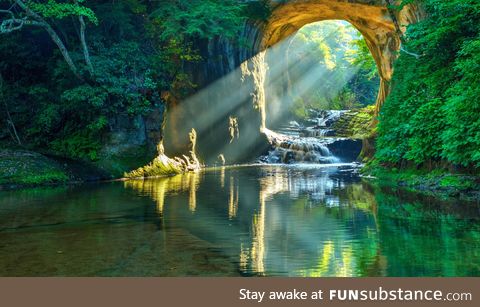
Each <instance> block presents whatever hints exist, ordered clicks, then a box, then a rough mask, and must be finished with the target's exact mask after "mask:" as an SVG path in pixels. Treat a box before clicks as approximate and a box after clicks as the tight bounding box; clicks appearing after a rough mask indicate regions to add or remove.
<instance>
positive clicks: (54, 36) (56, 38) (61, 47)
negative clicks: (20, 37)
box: [15, 0, 84, 81]
mask: <svg viewBox="0 0 480 307" xmlns="http://www.w3.org/2000/svg"><path fill="white" fill-rule="evenodd" d="M15 3H17V5H18V6H19V7H20V8H22V9H23V10H24V11H25V12H26V13H27V15H29V16H30V17H32V18H33V19H35V20H36V21H37V22H38V23H39V25H40V26H42V27H43V28H44V29H45V30H46V31H47V33H48V34H49V35H50V38H51V39H52V40H53V42H54V43H55V44H56V45H57V47H58V49H59V50H60V52H61V53H62V56H63V58H64V59H65V62H67V65H68V66H69V68H70V70H71V71H72V72H73V74H74V75H75V77H77V78H78V79H80V80H82V81H84V80H83V77H82V76H81V75H80V73H79V72H78V69H77V66H76V65H75V63H74V62H73V60H72V58H71V57H70V53H69V52H68V50H67V48H66V47H65V45H64V44H63V42H62V40H61V39H60V37H59V36H58V34H57V33H56V32H55V30H54V29H53V28H52V27H51V26H50V24H48V23H47V22H46V21H45V19H43V18H42V17H41V16H40V15H38V14H37V13H35V12H34V11H32V10H31V9H30V8H29V7H28V6H27V5H26V4H25V3H24V2H23V1H21V0H15Z"/></svg>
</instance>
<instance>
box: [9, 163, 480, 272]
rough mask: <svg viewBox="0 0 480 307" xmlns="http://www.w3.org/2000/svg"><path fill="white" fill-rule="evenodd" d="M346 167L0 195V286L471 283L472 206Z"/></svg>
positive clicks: (479, 213) (475, 211)
mask: <svg viewBox="0 0 480 307" xmlns="http://www.w3.org/2000/svg"><path fill="white" fill-rule="evenodd" d="M350 168H351V167H349V166H344V167H321V166H317V167H313V166H292V167H286V166H261V167H259V166H252V167H240V168H232V169H218V170H214V171H212V170H210V171H205V172H200V173H197V174H187V175H180V176H176V177H172V178H164V179H155V180H146V181H130V182H112V183H102V184H89V185H81V186H72V187H62V188H45V189H34V190H23V191H4V192H0V276H480V210H479V208H480V206H479V205H478V204H474V203H461V202H455V201H453V202H441V201H438V200H435V199H430V198H425V197H423V198H422V197H419V196H418V195H412V194H405V193H404V192H399V191H384V190H381V189H380V188H377V187H374V186H372V185H370V184H369V183H367V182H364V181H362V180H361V178H359V177H358V176H357V175H356V172H355V171H352V170H351V169H350Z"/></svg>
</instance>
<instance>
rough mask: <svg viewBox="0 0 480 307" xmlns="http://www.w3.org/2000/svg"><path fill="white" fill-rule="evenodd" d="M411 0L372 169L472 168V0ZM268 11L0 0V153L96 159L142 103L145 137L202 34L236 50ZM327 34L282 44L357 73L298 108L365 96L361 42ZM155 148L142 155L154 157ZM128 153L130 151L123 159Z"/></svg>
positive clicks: (186, 73) (178, 0)
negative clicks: (109, 135) (412, 13)
mask: <svg viewBox="0 0 480 307" xmlns="http://www.w3.org/2000/svg"><path fill="white" fill-rule="evenodd" d="M411 2H413V0H404V1H401V3H397V4H398V5H397V6H389V9H390V10H393V11H394V10H400V9H402V7H403V5H406V4H409V3H411ZM420 2H421V5H422V6H423V7H424V9H425V11H426V16H427V18H425V19H424V20H422V21H421V22H419V23H417V24H413V25H410V26H408V29H407V31H406V33H405V34H403V35H402V50H403V51H406V52H399V54H398V55H399V56H398V60H397V61H396V63H395V73H394V77H393V80H392V83H391V86H392V87H391V93H390V95H389V97H388V99H387V101H386V102H385V104H384V105H383V107H382V109H381V111H380V114H379V116H378V119H377V120H378V127H377V128H376V142H375V143H376V148H375V150H376V153H375V156H374V160H373V161H374V162H372V163H371V165H383V166H386V167H389V168H399V167H400V168H402V167H413V168H425V169H429V170H431V169H434V168H437V169H449V170H450V171H462V172H470V173H476V172H477V171H478V168H479V167H480V117H479V115H478V114H479V112H480V100H479V95H480V87H479V86H478V83H479V79H480V78H479V76H480V74H479V73H478V71H479V68H480V48H479V47H480V3H479V2H478V1H477V0H453V1H442V0H422V1H420ZM269 12H270V7H269V1H256V2H243V1H237V0H227V1H216V0H188V1H187V0H160V1H154V2H152V1H142V0H128V1H93V0H89V1H85V0H75V1H55V0H48V1H43V0H38V1H37V0H36V1H21V0H15V1H13V0H10V1H0V16H1V19H0V20H1V24H0V35H1V38H2V39H1V40H0V99H1V101H2V103H1V106H0V110H1V114H0V142H1V143H2V147H9V148H26V149H30V150H34V151H41V152H42V153H47V154H55V155H60V156H63V157H68V158H72V159H80V160H89V161H98V160H101V159H102V158H105V157H108V156H109V155H111V154H112V152H105V151H104V150H102V144H103V143H104V142H105V139H104V136H105V133H106V132H108V131H111V130H113V129H115V127H116V126H118V125H119V122H121V121H122V118H128V120H129V121H131V122H133V124H134V125H137V126H142V125H144V126H146V127H147V128H145V130H148V129H149V128H148V127H149V125H150V124H149V123H148V122H146V121H145V120H143V121H142V120H141V119H142V116H146V115H147V114H151V113H152V111H156V112H157V114H159V115H158V116H157V117H156V121H157V122H156V124H157V125H159V126H160V127H159V128H158V129H157V130H155V129H153V128H152V129H150V130H148V131H150V132H151V133H154V132H155V131H156V132H155V133H160V134H161V132H158V131H160V130H161V125H162V117H163V115H164V113H165V112H168V110H167V106H168V105H170V104H174V103H177V102H178V101H180V100H181V99H182V98H183V97H187V96H188V95H189V94H191V93H194V92H195V91H196V90H197V87H198V84H196V82H195V81H194V79H193V77H192V75H191V72H192V70H194V69H195V65H196V63H199V62H202V61H205V60H206V59H205V58H204V57H202V53H201V51H200V46H203V45H202V42H206V41H207V42H208V41H209V40H212V39H216V38H219V37H222V38H224V39H228V40H231V41H232V42H234V43H235V44H237V45H238V46H241V45H242V44H248V42H245V41H244V40H242V38H239V37H240V36H239V35H238V34H239V31H241V29H242V27H243V25H244V23H245V22H252V21H256V20H257V21H261V20H265V19H267V18H268V15H269ZM329 30H331V29H328V27H327V28H324V29H323V30H322V31H324V32H325V33H322V32H321V31H320V30H319V29H314V28H308V27H307V28H306V29H303V30H302V31H303V32H302V31H300V32H299V33H298V34H297V35H296V37H295V38H294V39H293V42H292V44H293V45H301V44H307V45H309V46H311V48H310V51H309V55H310V56H312V55H315V54H316V56H317V57H318V60H317V61H318V62H319V63H320V64H321V65H325V66H327V67H328V66H329V65H330V70H331V71H335V69H336V68H339V67H336V66H335V65H333V61H332V58H333V57H336V58H338V59H340V60H341V61H340V62H339V63H340V64H337V65H340V66H342V67H343V68H344V70H343V71H345V67H347V66H348V67H355V69H356V73H355V74H354V77H352V78H351V79H349V81H348V82H346V86H345V87H342V88H341V89H340V90H339V94H338V95H334V96H332V95H330V96H329V95H326V96H325V95H324V96H321V95H316V94H315V93H313V94H312V95H309V96H308V97H301V99H299V101H300V102H301V103H300V105H301V106H302V107H305V106H306V105H307V106H311V107H316V108H329V109H342V108H355V107H359V106H364V105H368V104H371V103H372V102H373V101H372V99H373V97H374V96H375V95H376V91H377V88H376V87H375V86H372V84H373V83H374V82H375V83H376V82H378V79H377V78H378V76H377V75H376V67H375V63H374V62H373V60H372V59H371V57H370V58H369V50H368V47H367V45H366V44H365V42H364V40H363V39H360V38H359V37H357V36H356V35H357V34H354V33H350V32H348V31H346V30H345V29H343V30H342V29H341V31H337V32H335V33H336V34H335V36H334V37H333V39H331V40H329V41H328V42H327V43H328V44H330V45H328V44H327V43H326V42H325V41H324V38H322V36H325V35H326V31H329ZM312 31H313V32H315V35H316V37H315V35H313V36H312V33H309V32H312ZM319 31H320V32H319ZM339 33H340V34H341V35H340V34H339ZM347 41H348V43H347ZM335 44H336V46H335ZM294 49H300V47H297V48H294ZM304 49H305V48H304ZM407 50H408V51H407ZM339 52H340V53H342V54H339ZM352 54H355V56H353V55H352ZM294 56H300V55H299V54H297V55H294ZM307 65H311V63H307ZM347 71H348V69H347ZM332 76H333V75H332ZM340 78H344V77H343V76H340ZM327 79H328V81H329V82H336V81H335V80H336V79H335V78H327ZM365 80H367V81H368V82H367V81H365ZM372 80H373V81H372ZM337 81H338V80H337ZM323 86H324V87H328V82H325V83H324V84H323ZM317 90H318V91H319V92H328V88H327V89H322V88H320V87H319V88H318V89H317ZM296 108H297V109H298V108H300V107H299V104H298V103H297V104H296ZM294 112H295V110H294ZM296 112H297V113H298V110H296ZM121 116H123V117H121ZM154 130H155V131H154ZM152 131H154V132H152ZM155 146H156V144H148V146H146V147H145V150H146V151H155ZM121 154H122V155H123V154H124V153H123V152H122V153H121ZM138 155H139V154H138V152H137V153H133V154H132V156H133V157H134V159H137V158H138ZM149 157H151V156H149ZM137 162H138V161H137ZM118 170H119V171H124V170H125V167H123V168H121V167H119V169H118Z"/></svg>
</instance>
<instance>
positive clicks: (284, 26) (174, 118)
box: [163, 0, 423, 164]
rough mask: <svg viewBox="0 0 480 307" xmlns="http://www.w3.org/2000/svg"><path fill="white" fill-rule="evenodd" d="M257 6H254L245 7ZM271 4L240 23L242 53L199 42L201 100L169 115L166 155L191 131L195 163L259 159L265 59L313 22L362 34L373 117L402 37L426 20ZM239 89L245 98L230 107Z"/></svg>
mask: <svg viewBox="0 0 480 307" xmlns="http://www.w3.org/2000/svg"><path fill="white" fill-rule="evenodd" d="M254 1H258V0H253V1H252V0H245V2H254ZM389 2H394V0H389ZM268 3H269V4H270V8H271V11H270V14H269V15H268V18H266V19H265V20H262V21H259V20H256V21H254V20H249V21H247V22H245V24H244V29H243V31H242V33H241V37H242V39H243V40H244V41H246V42H247V43H248V44H241V45H240V46H239V45H238V44H235V43H233V42H230V41H228V40H226V39H224V38H219V39H216V40H211V41H208V42H204V43H205V45H204V46H203V47H202V48H200V49H202V50H203V54H202V55H203V58H204V59H205V61H204V62H203V63H202V64H201V65H202V66H200V67H196V68H195V69H194V73H193V74H194V82H195V83H196V84H198V85H199V90H200V91H199V92H200V94H196V95H194V96H195V97H194V98H193V99H191V98H189V99H187V100H189V103H184V101H180V102H179V103H178V105H177V106H176V107H175V110H174V111H173V112H172V111H169V112H167V120H166V129H165V131H164V138H163V140H164V143H165V149H166V153H167V154H168V155H172V156H173V155H179V154H182V153H186V152H188V150H189V149H188V148H189V147H188V146H189V141H188V132H189V131H190V130H191V129H192V128H195V129H196V130H197V132H198V135H199V141H198V148H199V153H200V154H199V156H200V157H201V158H202V159H203V160H204V161H205V162H206V163H208V164H210V163H213V162H215V159H216V157H217V156H218V155H220V154H221V155H223V156H224V157H225V158H226V160H227V163H234V162H245V161H251V159H252V158H254V157H256V156H258V154H259V153H260V152H262V150H264V149H262V148H263V147H264V146H265V144H266V141H265V140H264V139H262V138H263V137H264V136H263V135H262V134H261V133H260V131H261V130H262V129H263V128H266V116H267V114H266V96H265V80H266V74H267V70H266V64H265V53H266V51H267V49H268V48H269V47H271V46H274V45H275V44H276V43H279V42H280V41H282V40H284V39H286V38H287V37H289V36H290V35H292V34H294V33H295V32H296V31H297V30H299V29H300V28H301V27H303V26H304V25H307V24H309V23H313V22H318V21H323V20H345V21H347V22H349V23H351V24H352V25H353V26H354V27H356V28H357V29H358V30H359V32H360V33H362V35H363V36H364V38H365V40H366V42H367V45H368V47H369V49H370V51H371V53H372V55H373V57H374V58H375V61H376V63H377V66H378V68H379V73H380V77H381V83H380V85H379V86H380V88H379V93H378V97H377V111H378V110H379V108H380V107H381V105H382V104H383V102H384V101H385V99H386V97H387V95H388V93H389V91H390V80H391V78H392V74H393V63H394V60H395V58H396V57H397V54H398V50H399V48H400V42H401V40H400V35H399V32H401V31H404V30H405V26H406V25H408V24H410V23H414V22H416V21H417V20H418V19H420V18H421V17H423V16H422V13H421V12H422V10H420V9H419V7H418V6H417V5H415V4H410V5H408V6H406V7H404V8H403V10H402V11H400V12H398V11H393V10H389V9H388V6H387V2H386V1H385V0H270V1H268ZM395 21H396V22H395ZM200 47H201V46H200ZM212 84H213V86H212ZM209 88H210V89H212V88H213V89H214V90H208V89H209ZM239 88H241V89H242V91H244V92H248V93H247V95H245V97H244V98H245V99H241V102H240V101H238V102H237V103H236V104H235V105H234V107H233V106H231V107H228V104H229V103H230V104H231V98H232V96H235V95H234V92H235V91H236V90H238V89H239ZM201 89H207V90H206V91H203V92H202V91H201ZM237 96H238V95H237ZM252 100H253V106H254V107H253V108H252ZM226 105H227V107H226ZM226 108H228V112H227V111H225V109H226ZM212 114H214V115H215V116H212ZM221 114H224V115H221ZM229 117H234V118H235V119H236V122H237V123H238V127H239V131H240V137H239V138H238V139H237V138H235V139H234V140H232V139H231V136H230V135H229V133H228V131H229V130H228V129H229V126H228V122H229ZM259 127H260V129H259ZM262 146H263V147H262ZM212 160H213V161H212Z"/></svg>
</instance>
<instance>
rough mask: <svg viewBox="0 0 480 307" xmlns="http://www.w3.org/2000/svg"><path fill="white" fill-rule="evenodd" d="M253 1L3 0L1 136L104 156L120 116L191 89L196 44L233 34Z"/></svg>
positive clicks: (79, 155) (56, 149)
mask: <svg viewBox="0 0 480 307" xmlns="http://www.w3.org/2000/svg"><path fill="white" fill-rule="evenodd" d="M249 10H251V8H250V7H248V6H244V5H241V4H239V3H237V2H236V1H235V0H228V1H214V0H208V1H203V0H202V1H200V0H194V1H183V0H182V1H173V0H165V1H163V0H162V1H155V2H151V1H141V0H128V1H81V0H79V1H0V14H1V17H2V19H1V21H2V23H1V26H0V32H1V37H2V39H1V41H0V59H1V61H0V76H1V77H0V80H1V83H0V86H1V95H2V96H1V97H2V116H1V120H2V124H1V126H2V129H1V130H0V140H1V141H2V142H4V143H6V142H8V143H9V144H11V145H19V146H24V147H27V148H34V149H35V148H36V149H39V148H41V149H43V150H48V151H52V152H55V153H58V154H61V155H65V156H67V157H71V158H77V159H89V160H96V159H98V158H99V155H100V149H101V143H102V141H103V140H102V133H103V132H105V131H107V130H108V129H111V125H113V123H112V119H113V118H115V116H116V115H118V114H125V115H126V116H128V117H129V118H136V116H139V115H145V114H147V113H149V112H151V111H152V109H158V110H160V111H162V112H163V110H164V109H165V105H166V103H167V102H168V99H169V97H171V96H172V95H176V96H182V95H186V94H188V93H190V92H191V91H192V90H193V89H194V88H195V84H194V83H193V82H192V80H191V78H190V76H189V75H188V74H187V69H186V67H187V65H188V64H189V63H195V62H198V61H201V60H202V59H201V57H200V55H199V52H198V50H197V49H196V47H195V42H196V41H198V40H208V39H211V38H214V37H217V36H219V35H222V36H225V37H227V38H233V37H234V35H235V34H236V33H238V30H239V27H240V26H241V24H242V23H243V21H244V19H245V18H246V17H245V16H246V15H247V14H248V12H249Z"/></svg>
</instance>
